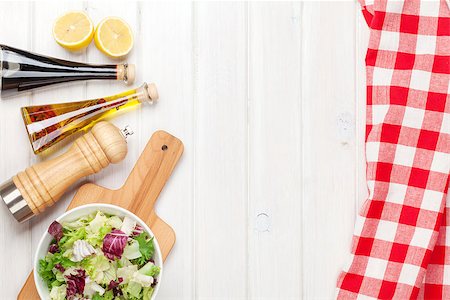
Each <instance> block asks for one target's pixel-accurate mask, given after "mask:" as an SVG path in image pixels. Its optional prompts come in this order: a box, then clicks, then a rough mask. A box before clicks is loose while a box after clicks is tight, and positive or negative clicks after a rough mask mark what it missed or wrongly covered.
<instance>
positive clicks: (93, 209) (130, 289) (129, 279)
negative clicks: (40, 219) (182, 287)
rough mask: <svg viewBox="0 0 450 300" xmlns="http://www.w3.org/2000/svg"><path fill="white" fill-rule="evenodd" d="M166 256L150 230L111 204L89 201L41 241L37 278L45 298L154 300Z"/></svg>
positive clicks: (54, 225)
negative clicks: (163, 257)
mask: <svg viewBox="0 0 450 300" xmlns="http://www.w3.org/2000/svg"><path fill="white" fill-rule="evenodd" d="M161 275H162V256H161V250H160V248H159V245H158V242H157V241H156V238H154V235H153V233H152V231H151V230H150V228H149V227H148V226H147V225H146V224H145V223H144V222H143V221H142V220H141V219H140V218H138V217H137V216H136V215H135V214H133V213H131V212H130V211H128V210H126V209H123V208H121V207H118V206H115V205H111V204H87V205H83V206H79V207H77V208H74V209H72V210H70V211H67V212H66V213H64V214H63V215H61V216H60V217H59V218H57V219H56V220H55V221H54V222H53V223H52V224H51V225H50V226H49V228H48V231H47V232H45V233H44V234H43V236H42V238H41V240H40V241H39V244H38V248H37V251H36V255H35V258H34V281H35V283H36V288H37V291H38V293H39V296H40V297H41V299H51V300H76V299H77V300H81V299H83V300H84V299H93V300H113V299H114V300H119V299H120V300H122V299H125V300H127V299H133V300H134V299H143V300H151V299H154V298H155V296H156V294H157V293H158V289H159V285H160V282H161Z"/></svg>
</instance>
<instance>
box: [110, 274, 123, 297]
mask: <svg viewBox="0 0 450 300" xmlns="http://www.w3.org/2000/svg"><path fill="white" fill-rule="evenodd" d="M121 279H122V278H120V277H119V278H118V282H117V281H114V280H111V282H110V283H109V285H108V290H112V291H113V294H114V296H120V295H122V291H121V290H120V288H119V283H121V282H122V281H123V279H122V280H121Z"/></svg>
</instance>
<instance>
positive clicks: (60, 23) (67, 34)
mask: <svg viewBox="0 0 450 300" xmlns="http://www.w3.org/2000/svg"><path fill="white" fill-rule="evenodd" d="M53 37H54V38H55V40H56V42H57V43H58V44H60V45H61V46H62V47H64V48H66V49H68V50H72V51H77V50H81V49H83V48H86V47H87V46H88V45H89V43H90V42H91V41H92V38H93V37H94V24H93V23H92V21H91V19H90V18H89V17H88V15H86V14H85V13H84V12H82V11H70V12H68V13H66V14H64V15H62V16H61V17H59V18H58V19H57V20H56V21H55V24H54V25H53Z"/></svg>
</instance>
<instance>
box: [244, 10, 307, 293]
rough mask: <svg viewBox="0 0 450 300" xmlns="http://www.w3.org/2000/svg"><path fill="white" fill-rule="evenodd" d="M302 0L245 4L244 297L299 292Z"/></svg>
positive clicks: (300, 269) (300, 271) (300, 267)
mask: <svg viewBox="0 0 450 300" xmlns="http://www.w3.org/2000/svg"><path fill="white" fill-rule="evenodd" d="M300 21H301V4H300V3H287V2H284V3H273V2H259V3H251V4H250V7H249V45H250V49H249V59H250V63H249V95H250V96H249V98H250V99H249V139H250V141H249V166H250V169H249V178H250V179H249V196H250V198H249V214H248V222H249V298H251V299H299V298H300V297H301V282H302V253H301V237H302V226H301V221H302V220H301V217H300V216H301V214H302V209H301V207H302V200H303V199H302V197H301V196H302V187H301V185H300V183H301V157H302V153H301V111H300V105H301V99H300V96H301V82H300V75H301V62H300V59H301V41H300V39H301V27H300Z"/></svg>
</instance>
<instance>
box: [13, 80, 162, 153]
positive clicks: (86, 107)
mask: <svg viewBox="0 0 450 300" xmlns="http://www.w3.org/2000/svg"><path fill="white" fill-rule="evenodd" d="M157 99H158V91H157V89H156V86H155V85H154V84H147V83H144V84H143V85H142V86H140V87H138V88H136V89H132V90H128V91H125V92H122V93H119V94H116V95H113V96H108V97H104V98H98V99H91V100H85V101H78V102H69V103H59V104H49V105H36V106H27V107H22V108H21V112H22V117H23V120H24V122H25V127H26V129H27V132H28V138H29V139H30V142H31V147H32V148H33V151H34V153H35V154H39V153H41V152H42V151H44V150H46V149H48V148H50V147H51V146H53V145H55V144H56V143H58V142H60V141H62V140H63V139H65V138H66V137H68V136H69V135H71V134H73V133H75V132H77V131H79V130H82V129H83V130H84V129H88V128H90V127H91V126H93V125H94V124H95V122H96V121H99V120H101V119H104V118H106V117H110V116H113V115H114V114H116V113H118V111H122V110H125V109H128V108H131V107H134V106H137V105H139V104H141V103H150V104H152V103H153V101H155V100H157Z"/></svg>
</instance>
